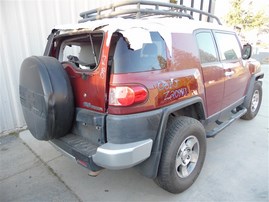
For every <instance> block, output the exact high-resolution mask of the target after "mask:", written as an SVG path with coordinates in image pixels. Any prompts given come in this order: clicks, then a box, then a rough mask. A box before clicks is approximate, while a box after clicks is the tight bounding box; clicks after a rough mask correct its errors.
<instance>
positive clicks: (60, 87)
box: [20, 56, 74, 140]
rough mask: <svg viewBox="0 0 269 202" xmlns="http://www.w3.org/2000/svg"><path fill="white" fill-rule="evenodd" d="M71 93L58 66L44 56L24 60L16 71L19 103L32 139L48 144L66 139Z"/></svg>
mask: <svg viewBox="0 0 269 202" xmlns="http://www.w3.org/2000/svg"><path fill="white" fill-rule="evenodd" d="M73 100H74V99H73V92H72V87H71V84H70V80H69V78H68V75H67V73H66V72H65V70H64V68H63V66H62V65H61V63H60V62H59V61H58V60H57V59H55V58H53V57H47V56H32V57H28V58H26V59H25V60H24V61H23V63H22V65H21V71H20V101H21V105H22V110H23V115H24V118H25V121H26V124H27V126H28V129H29V130H30V132H31V133H32V135H33V136H34V137H35V138H36V139H38V140H50V139H54V138H59V137H62V136H64V135H66V134H67V133H68V132H69V131H70V129H71V126H72V121H73V114H74V101H73Z"/></svg>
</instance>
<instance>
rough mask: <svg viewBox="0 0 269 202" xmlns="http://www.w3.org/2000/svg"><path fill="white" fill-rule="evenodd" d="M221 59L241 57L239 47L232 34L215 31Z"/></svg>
mask: <svg viewBox="0 0 269 202" xmlns="http://www.w3.org/2000/svg"><path fill="white" fill-rule="evenodd" d="M215 36H216V40H217V44H218V47H219V51H220V59H221V60H236V59H239V58H240V57H241V49H240V46H239V43H238V41H237V38H236V36H235V35H234V34H229V33H220V32H216V33H215Z"/></svg>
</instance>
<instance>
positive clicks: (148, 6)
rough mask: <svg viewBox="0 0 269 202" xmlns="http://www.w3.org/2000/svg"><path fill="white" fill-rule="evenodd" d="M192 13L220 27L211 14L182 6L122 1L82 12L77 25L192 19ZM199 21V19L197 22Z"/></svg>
mask: <svg viewBox="0 0 269 202" xmlns="http://www.w3.org/2000/svg"><path fill="white" fill-rule="evenodd" d="M193 13H198V14H199V16H201V15H205V16H207V18H208V19H207V21H210V18H212V19H215V20H216V21H217V22H218V24H220V25H221V22H220V20H219V18H218V17H217V16H215V15H212V14H211V13H208V12H205V11H202V10H198V9H195V8H191V7H186V6H183V5H177V4H172V3H164V2H156V1H146V0H132V1H122V2H118V3H113V4H110V5H108V6H103V7H100V8H96V9H92V10H89V11H85V12H82V13H80V17H82V18H83V19H81V20H79V23H82V22H86V21H94V20H100V19H104V18H113V17H122V18H144V17H149V16H153V15H154V16H156V15H157V16H159V17H179V18H181V17H187V18H189V19H194V18H193ZM201 19H202V18H201V17H199V20H201Z"/></svg>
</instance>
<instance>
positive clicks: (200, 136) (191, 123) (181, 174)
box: [155, 117, 206, 193]
mask: <svg viewBox="0 0 269 202" xmlns="http://www.w3.org/2000/svg"><path fill="white" fill-rule="evenodd" d="M205 154H206V135H205V130H204V127H203V125H202V124H201V123H200V122H199V121H197V120H195V119H193V118H189V117H171V118H170V119H169V122H168V127H167V131H166V134H165V139H164V145H163V151H162V156H161V161H160V165H159V170H158V175H157V178H156V179H155V182H156V183H157V184H158V185H159V186H160V187H162V188H163V189H165V190H167V191H168V192H171V193H180V192H183V191H185V190H186V189H187V188H189V187H190V186H191V185H192V184H193V182H194V181H195V180H196V178H197V177H198V175H199V173H200V171H201V169H202V166H203V163H204V159H205Z"/></svg>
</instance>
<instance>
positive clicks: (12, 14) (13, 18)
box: [0, 0, 116, 133]
mask: <svg viewBox="0 0 269 202" xmlns="http://www.w3.org/2000/svg"><path fill="white" fill-rule="evenodd" d="M115 1H116V0H114V1H113V0H98V1H96V0H94V1H93V0H0V37H1V38H0V43H1V48H0V133H7V132H9V131H12V130H15V129H17V128H21V127H23V126H25V121H24V118H23V114H22V110H21V106H20V100H19V72H20V65H21V63H22V61H23V59H24V58H26V57H29V56H31V55H42V54H43V52H44V50H45V45H46V41H47V36H48V34H49V33H50V31H51V29H52V28H53V27H54V26H55V25H57V24H68V23H76V22H77V21H78V20H79V19H80V17H79V13H80V12H82V11H86V10H89V9H93V8H96V7H99V6H103V5H106V4H108V3H111V2H115Z"/></svg>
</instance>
